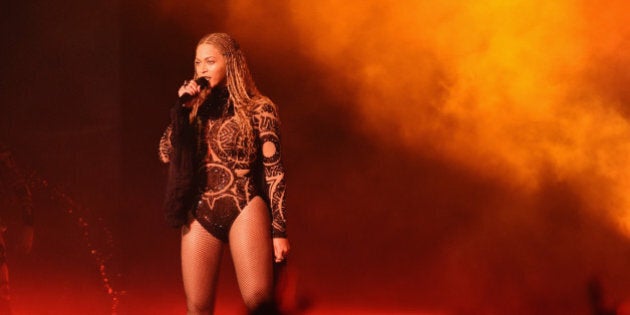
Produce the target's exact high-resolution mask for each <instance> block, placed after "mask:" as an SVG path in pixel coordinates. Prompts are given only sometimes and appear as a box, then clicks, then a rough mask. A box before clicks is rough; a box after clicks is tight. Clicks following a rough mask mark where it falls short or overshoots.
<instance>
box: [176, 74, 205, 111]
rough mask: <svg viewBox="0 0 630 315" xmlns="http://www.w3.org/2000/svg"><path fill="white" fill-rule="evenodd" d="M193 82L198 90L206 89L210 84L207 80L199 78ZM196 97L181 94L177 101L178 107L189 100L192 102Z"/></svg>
mask: <svg viewBox="0 0 630 315" xmlns="http://www.w3.org/2000/svg"><path fill="white" fill-rule="evenodd" d="M195 82H196V83H197V85H199V88H200V89H201V90H203V89H205V88H207V87H208V86H209V85H210V82H208V79H206V78H204V77H201V78H197V79H196V80H195ZM195 96H196V95H191V94H189V93H184V94H182V96H180V97H179V99H178V103H179V105H182V106H183V105H184V104H186V103H188V102H189V101H190V100H192V99H193V98H194V97H195Z"/></svg>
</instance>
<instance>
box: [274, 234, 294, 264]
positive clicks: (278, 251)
mask: <svg viewBox="0 0 630 315" xmlns="http://www.w3.org/2000/svg"><path fill="white" fill-rule="evenodd" d="M290 249H291V246H290V245H289V239H287V238H281V237H274V238H273V256H274V258H275V262H277V263H280V262H283V261H284V260H285V259H287V255H288V254H289V250H290Z"/></svg>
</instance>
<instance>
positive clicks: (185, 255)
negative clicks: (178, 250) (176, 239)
mask: <svg viewBox="0 0 630 315" xmlns="http://www.w3.org/2000/svg"><path fill="white" fill-rule="evenodd" d="M222 250H223V243H221V241H219V240H218V239H217V238H215V237H214V236H212V235H211V234H210V233H208V231H206V229H204V228H203V227H202V226H201V224H199V222H198V221H197V220H193V221H192V222H191V223H190V225H188V226H184V227H183V228H182V276H183V279H184V291H185V292H186V306H187V308H188V315H193V314H194V315H197V314H212V313H213V311H214V296H215V292H216V284H217V280H218V278H219V265H220V262H221V253H222Z"/></svg>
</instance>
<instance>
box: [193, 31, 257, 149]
mask: <svg viewBox="0 0 630 315" xmlns="http://www.w3.org/2000/svg"><path fill="white" fill-rule="evenodd" d="M201 44H210V45H213V46H214V47H216V48H217V49H219V51H221V52H222V53H223V56H224V57H225V58H226V78H227V80H226V81H227V82H226V85H227V89H228V92H229V94H230V96H229V99H228V101H229V102H230V103H231V104H232V105H233V106H234V113H235V115H236V117H237V122H238V124H239V126H240V127H241V128H242V130H244V131H245V137H246V139H245V140H246V143H247V147H248V150H249V151H250V152H248V153H252V152H253V150H254V140H253V128H252V125H251V122H250V119H249V118H250V117H251V113H252V111H253V110H254V109H255V108H256V107H258V106H260V105H262V104H263V103H269V102H270V100H269V99H268V98H266V97H264V96H262V95H261V94H260V92H259V91H258V88H256V84H255V83H254V80H253V79H252V75H251V73H250V71H249V67H248V66H247V61H246V60H245V55H244V54H243V51H242V50H241V48H240V46H239V44H238V43H237V42H236V40H234V39H233V38H232V37H231V36H230V35H228V34H225V33H212V34H208V35H206V36H204V37H202V38H201V40H199V43H198V44H197V46H199V45H201Z"/></svg>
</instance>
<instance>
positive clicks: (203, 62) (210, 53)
mask: <svg viewBox="0 0 630 315" xmlns="http://www.w3.org/2000/svg"><path fill="white" fill-rule="evenodd" d="M225 61H226V60H225V57H224V56H223V54H221V52H220V51H219V50H218V49H217V48H216V47H214V46H213V45H210V44H201V45H199V46H197V53H196V55H195V73H197V77H198V78H200V77H205V78H206V79H208V82H210V87H211V88H214V87H216V86H221V85H225V73H226V71H225Z"/></svg>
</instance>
